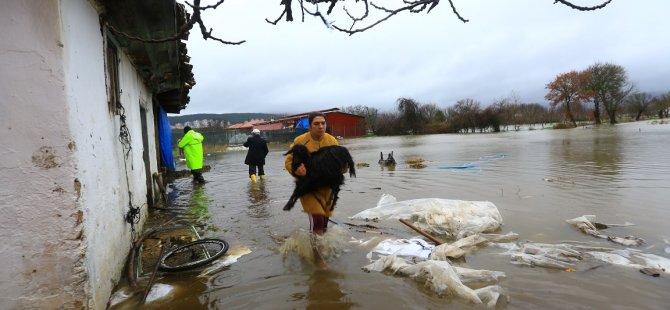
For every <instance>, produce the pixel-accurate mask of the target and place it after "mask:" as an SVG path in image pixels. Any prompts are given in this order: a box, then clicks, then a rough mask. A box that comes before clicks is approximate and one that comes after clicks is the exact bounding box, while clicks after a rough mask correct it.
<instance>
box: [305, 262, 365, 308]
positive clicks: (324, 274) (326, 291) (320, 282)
mask: <svg viewBox="0 0 670 310" xmlns="http://www.w3.org/2000/svg"><path fill="white" fill-rule="evenodd" d="M338 278H342V274H340V273H338V272H336V271H333V270H318V271H315V272H313V273H312V275H311V276H310V277H309V280H308V282H309V290H308V291H307V307H306V308H305V309H313V310H317V309H319V310H320V309H351V308H352V307H354V306H356V305H357V304H356V303H354V302H352V301H351V300H350V299H349V298H348V297H347V294H346V293H345V292H343V291H342V289H341V288H340V285H339V283H338V282H337V281H338Z"/></svg>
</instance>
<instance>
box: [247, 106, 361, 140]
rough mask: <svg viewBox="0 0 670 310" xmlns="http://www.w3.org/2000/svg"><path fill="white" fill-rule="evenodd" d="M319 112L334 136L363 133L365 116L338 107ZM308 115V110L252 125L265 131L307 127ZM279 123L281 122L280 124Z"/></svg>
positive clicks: (357, 135) (329, 131) (350, 135)
mask: <svg viewBox="0 0 670 310" xmlns="http://www.w3.org/2000/svg"><path fill="white" fill-rule="evenodd" d="M319 112H322V113H323V114H324V115H325V116H326V123H327V127H326V132H328V133H329V134H331V135H333V136H335V137H338V136H339V137H343V138H350V137H360V136H364V135H365V124H364V122H363V121H364V120H365V117H363V116H360V115H355V114H349V113H344V112H340V109H338V108H334V109H328V110H321V111H319ZM308 115H309V112H307V113H301V114H295V115H289V116H286V117H284V118H281V119H278V120H274V121H271V122H266V123H263V124H258V125H256V126H254V128H258V129H260V130H266V131H271V130H279V129H300V128H303V129H307V128H308V123H307V116H308ZM279 124H281V126H280V125H279Z"/></svg>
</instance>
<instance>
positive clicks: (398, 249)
mask: <svg viewBox="0 0 670 310" xmlns="http://www.w3.org/2000/svg"><path fill="white" fill-rule="evenodd" d="M433 248H435V246H433V245H432V244H428V242H426V241H424V240H423V239H386V240H383V241H382V242H380V243H379V244H377V246H376V247H375V248H374V249H373V250H372V251H371V252H370V253H368V255H367V257H368V259H371V258H372V254H373V253H376V254H380V255H385V256H386V255H395V256H414V257H420V258H423V259H426V258H428V257H429V256H430V253H431V252H432V251H433Z"/></svg>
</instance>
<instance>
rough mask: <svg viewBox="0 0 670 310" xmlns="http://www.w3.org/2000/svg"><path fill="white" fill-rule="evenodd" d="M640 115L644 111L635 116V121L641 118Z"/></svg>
mask: <svg viewBox="0 0 670 310" xmlns="http://www.w3.org/2000/svg"><path fill="white" fill-rule="evenodd" d="M640 116H642V111H640V112H637V116H635V121H639V120H640Z"/></svg>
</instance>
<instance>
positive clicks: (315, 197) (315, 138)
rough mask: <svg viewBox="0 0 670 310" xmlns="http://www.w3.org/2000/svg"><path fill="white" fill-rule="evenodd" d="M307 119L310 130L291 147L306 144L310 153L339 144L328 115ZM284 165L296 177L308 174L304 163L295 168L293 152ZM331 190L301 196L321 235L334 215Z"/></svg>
mask: <svg viewBox="0 0 670 310" xmlns="http://www.w3.org/2000/svg"><path fill="white" fill-rule="evenodd" d="M307 120H308V121H309V131H308V132H306V133H304V134H302V135H300V136H298V137H296V138H295V139H294V140H293V144H291V146H290V147H289V149H293V146H294V145H298V144H300V145H304V146H305V147H306V148H307V149H308V150H309V152H310V153H314V152H316V151H318V150H319V149H320V148H322V147H326V146H331V145H338V143H337V139H335V137H333V136H331V135H330V134H328V133H326V117H325V115H324V114H323V113H321V112H312V113H310V114H309V116H308V117H307ZM284 165H285V167H286V170H287V171H288V172H289V173H290V174H291V175H292V176H294V177H304V176H306V175H307V168H306V167H305V165H304V164H300V166H298V167H297V168H296V169H295V170H293V154H292V153H289V154H287V155H286V161H285V162H284ZM331 192H332V191H331V189H330V188H328V187H324V188H320V189H318V190H317V191H315V192H312V193H309V194H305V195H303V196H301V197H300V204H302V208H303V210H304V211H305V213H307V214H308V215H309V222H310V229H311V231H312V233H313V234H315V235H319V236H321V235H323V234H324V233H325V232H326V229H327V227H328V218H329V217H331V216H332V215H333V210H332V208H331V204H332V203H333V202H332V200H331V201H329V198H330V196H331ZM312 246H313V247H314V254H315V258H316V260H317V263H318V264H319V265H320V267H324V268H325V267H327V266H326V265H325V262H323V259H322V258H321V257H320V255H319V253H318V249H317V248H316V245H315V244H313V245H312Z"/></svg>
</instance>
